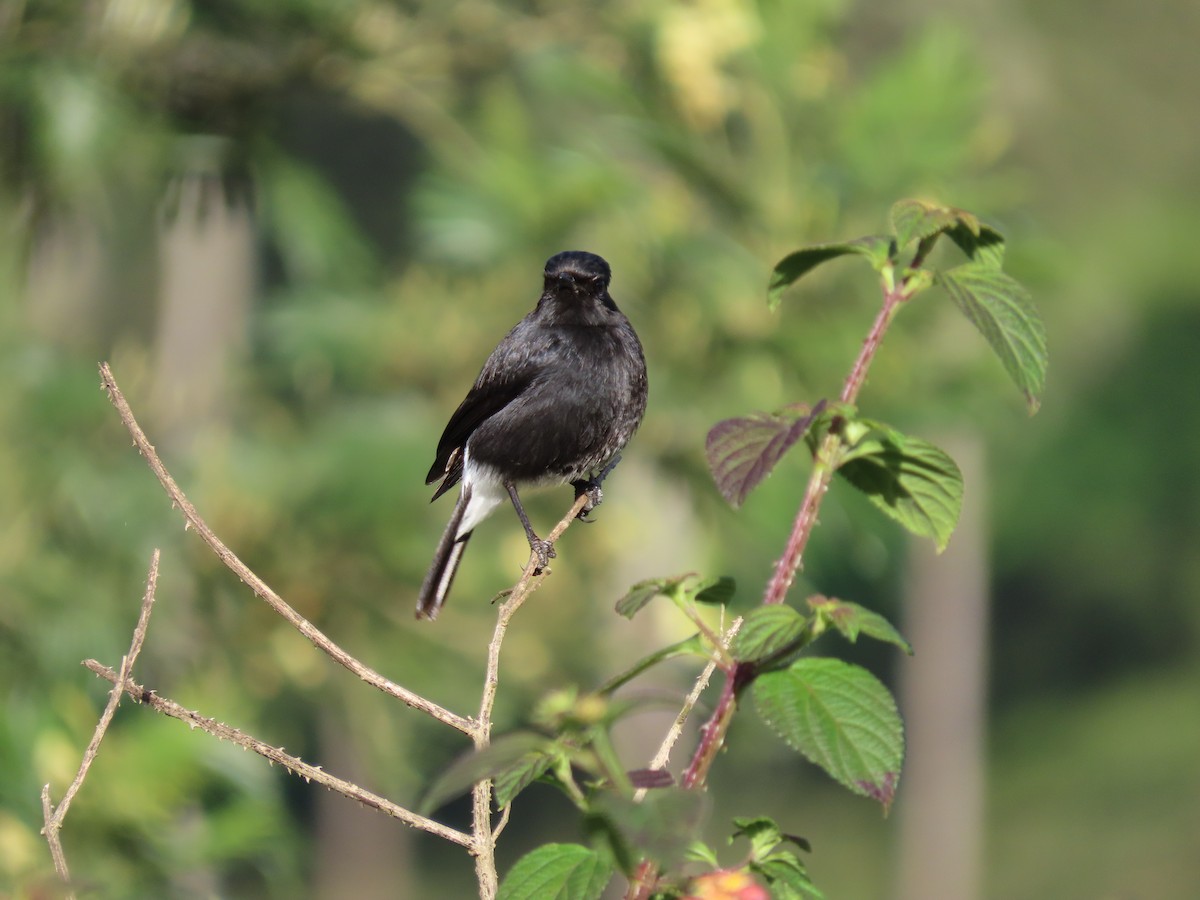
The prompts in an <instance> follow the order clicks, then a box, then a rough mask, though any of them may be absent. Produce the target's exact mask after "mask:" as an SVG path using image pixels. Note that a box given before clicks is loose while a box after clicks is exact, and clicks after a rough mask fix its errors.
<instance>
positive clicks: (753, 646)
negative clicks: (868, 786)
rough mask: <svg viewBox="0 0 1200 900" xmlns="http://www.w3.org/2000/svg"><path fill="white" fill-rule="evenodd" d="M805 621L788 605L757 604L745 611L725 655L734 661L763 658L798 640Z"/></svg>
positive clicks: (751, 660)
mask: <svg viewBox="0 0 1200 900" xmlns="http://www.w3.org/2000/svg"><path fill="white" fill-rule="evenodd" d="M805 624H806V623H805V619H804V616H802V615H800V613H798V612H796V610H794V609H792V607H790V606H784V605H782V604H779V605H774V606H759V607H757V608H755V609H752V610H751V611H750V612H749V613H747V614H746V618H745V621H744V622H742V627H741V630H740V631H738V633H737V634H736V635H734V637H733V642H732V643H731V644H730V645H729V655H730V656H732V657H733V658H734V659H735V660H737V661H738V662H758V661H759V660H763V659H767V658H768V657H770V656H774V655H775V654H776V653H779V652H781V651H783V650H786V649H787V648H788V647H791V646H792V645H794V644H796V643H797V642H799V640H800V638H801V635H803V633H804V626H805Z"/></svg>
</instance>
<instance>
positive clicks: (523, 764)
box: [492, 750, 554, 809]
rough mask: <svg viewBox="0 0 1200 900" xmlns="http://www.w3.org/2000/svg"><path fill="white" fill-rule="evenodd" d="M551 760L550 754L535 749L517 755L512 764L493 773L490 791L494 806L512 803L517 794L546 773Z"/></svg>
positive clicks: (552, 759) (552, 758)
mask: <svg viewBox="0 0 1200 900" xmlns="http://www.w3.org/2000/svg"><path fill="white" fill-rule="evenodd" d="M553 762H554V757H553V756H552V755H551V754H549V753H543V752H541V751H539V750H535V751H533V752H531V753H526V754H525V755H524V756H521V757H518V758H517V759H516V760H515V761H514V762H513V763H512V765H510V766H508V767H506V768H504V769H501V770H500V771H499V772H497V773H496V774H494V775H493V776H492V793H493V795H494V796H495V798H496V806H498V807H500V808H501V809H503V808H504V807H506V806H508V804H510V803H512V802H513V800H515V799H516V797H517V794H519V793H521V791H523V790H525V788H527V787H529V785H531V784H533V783H534V782H535V781H537V780H538V779H539V778H541V777H542V776H543V775H544V774H546V771H547V770H548V769H549V768H550V765H551V764H552V763H553Z"/></svg>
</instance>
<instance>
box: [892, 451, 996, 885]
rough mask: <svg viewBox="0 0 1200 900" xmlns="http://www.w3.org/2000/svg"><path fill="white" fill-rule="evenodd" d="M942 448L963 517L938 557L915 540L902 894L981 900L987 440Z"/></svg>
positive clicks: (903, 701)
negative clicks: (961, 487)
mask: <svg viewBox="0 0 1200 900" xmlns="http://www.w3.org/2000/svg"><path fill="white" fill-rule="evenodd" d="M941 445H942V446H943V447H944V449H945V450H946V452H947V453H949V454H950V455H951V456H952V457H954V459H955V460H956V461H957V462H958V464H959V466H960V468H961V469H962V473H963V478H964V479H965V482H966V492H965V496H964V500H963V510H962V518H961V520H960V521H959V524H958V530H957V531H955V533H954V537H953V539H952V540H951V541H950V545H949V547H947V549H946V551H945V552H944V553H943V554H941V555H940V556H939V555H937V554H936V553H935V552H934V549H933V546H932V544H930V543H929V542H928V541H919V542H918V541H913V543H912V552H911V557H910V577H909V583H908V587H907V596H906V598H905V614H904V632H905V636H906V637H907V638H908V639H909V640H910V641H912V644H913V646H914V648H915V649H916V656H914V657H913V658H912V659H908V660H905V661H904V663H903V664H902V665H901V667H900V706H901V709H902V711H903V713H904V720H905V728H906V732H907V736H908V749H907V759H906V761H905V773H904V783H903V786H902V788H901V794H900V797H899V804H898V810H899V814H900V845H899V854H900V858H899V873H898V878H897V890H896V894H895V896H896V897H897V898H898V900H932V898H946V900H974V898H977V897H979V896H980V882H981V861H982V855H983V854H982V847H983V837H982V833H983V793H984V736H985V724H984V723H985V715H986V707H987V684H986V682H987V622H988V595H987V584H988V578H987V574H988V573H987V570H988V562H987V543H988V541H987V524H986V516H985V512H986V497H985V485H986V473H985V471H984V469H985V465H984V453H983V447H982V443H981V442H980V440H979V439H978V438H977V437H974V436H971V435H963V434H959V435H956V436H953V437H949V436H948V437H946V438H944V439H943V440H942V442H941Z"/></svg>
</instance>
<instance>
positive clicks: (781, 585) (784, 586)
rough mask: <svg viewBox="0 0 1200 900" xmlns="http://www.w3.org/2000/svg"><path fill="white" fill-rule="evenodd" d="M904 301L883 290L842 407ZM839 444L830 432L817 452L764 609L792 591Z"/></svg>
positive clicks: (850, 398)
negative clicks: (877, 312)
mask: <svg viewBox="0 0 1200 900" xmlns="http://www.w3.org/2000/svg"><path fill="white" fill-rule="evenodd" d="M903 299H904V293H903V288H900V289H890V290H889V289H888V287H887V286H886V285H885V286H884V293H883V307H882V308H881V309H880V310H879V315H877V316H876V317H875V323H874V324H873V325H872V326H871V330H870V331H869V332H868V333H867V337H866V340H864V341H863V345H862V350H860V351H859V354H858V358H857V359H856V360H855V361H854V368H852V369H851V370H850V374H849V375H848V376H847V378H846V384H845V386H844V387H843V388H842V396H841V397H840V398H839V399H840V400H841V402H842V403H848V404H853V403H854V402H855V401H856V400H857V399H858V394H859V391H861V390H862V387H863V385H864V384H865V383H866V381H867V370H868V369H869V368H870V367H871V361H872V360H873V359H874V358H875V354H876V352H877V351H878V350H879V345H880V343H881V342H882V341H883V336H884V334H885V333H886V332H887V329H888V326H889V325H890V324H891V323H892V319H893V318H895V316H896V311H897V310H898V309H899V308H900V303H901V301H902V300H903ZM840 440H841V437H840V436H839V434H838V432H837V429H830V431H829V433H828V434H827V435H825V439H824V440H823V441H821V445H820V447H819V448H818V449H817V453H816V455H815V457H814V463H815V464H814V467H813V472H812V475H811V476H810V477H809V479H808V487H807V488H806V489H805V491H804V500H803V502H801V504H800V511H799V512H798V513H796V521H795V523H794V524H793V525H792V533H791V535H790V536H789V537H788V542H787V546H786V547H785V548H784V551H783V556H781V557H780V558H779V562H777V563H776V564H775V572H774V574H773V575H772V576H771V580H770V582H769V583H768V584H767V590H766V593H765V594H764V595H763V604H764V605H767V606H771V605H775V604H779V603H782V602H783V601H784V600H785V599H787V593H788V591H789V590H790V589H791V587H792V582H793V581H794V580H795V578H796V573H797V572H798V571H800V564H801V562H802V561H803V557H804V548H805V547H807V546H808V539H809V537H811V536H812V530H813V527H814V526H815V525H816V524H817V512H818V511H819V510H820V508H821V500H823V499H824V497H825V492H826V491H827V490H829V483H830V482H831V481H832V480H833V473H834V471H835V467H834V466H833V465H832V463H831V457H832V456H833V454H834V452H835V451H836V450H837V445H838V442H839V441H840Z"/></svg>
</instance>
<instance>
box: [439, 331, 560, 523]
mask: <svg viewBox="0 0 1200 900" xmlns="http://www.w3.org/2000/svg"><path fill="white" fill-rule="evenodd" d="M558 343H559V338H558V336H556V335H554V334H553V333H552V332H549V331H547V330H545V329H542V328H538V327H536V326H531V325H528V323H527V322H526V321H524V320H522V321H521V322H520V323H519V324H518V325H517V326H516V327H515V328H514V329H513V330H512V331H510V332H509V333H508V335H507V336H506V337H505V338H504V340H502V341H501V342H500V344H499V345H498V346H497V347H496V349H495V350H493V351H492V355H491V356H489V357H488V360H487V362H486V363H484V364H483V369H482V371H480V373H479V377H478V378H477V379H476V380H475V384H474V386H473V387H472V388H471V390H470V391H468V392H467V396H466V397H464V398H463V402H462V403H460V404H459V405H458V409H456V410H455V411H454V415H452V416H451V417H450V421H449V422H447V423H446V429H445V431H443V432H442V438H441V440H440V441H438V447H437V454H436V456H435V458H434V461H433V465H432V466H431V467H430V468H429V474H428V475H426V476H425V483H426V484H432V483H433V482H435V481H437V480H438V479H439V478H440V479H442V483H441V484H440V485H438V488H437V490H436V491H435V492H434V495H433V499H434V500H436V499H437V498H438V497H440V496H441V495H442V494H443V493H445V492H446V491H447V490H449V489H450V488H451V487H453V486H454V485H455V484H457V483H458V481H459V479H461V478H462V472H463V458H462V451H463V447H464V446H465V445H466V443H467V439H468V438H470V437H471V435H472V434H474V432H475V429H476V428H478V427H479V426H480V425H481V424H482V423H483V422H485V421H487V420H488V419H490V418H491V417H492V416H494V415H495V414H496V413H498V412H500V410H502V409H504V408H505V407H506V406H508V405H509V404H510V403H512V402H513V401H514V400H516V399H517V398H518V397H520V396H521V394H522V393H523V392H524V391H525V390H526V389H527V388H528V387H529V385H530V384H531V383H532V382H533V381H534V379H535V378H537V376H538V375H539V374H540V373H541V372H542V371H544V369H545V368H546V365H547V363H548V360H549V356H550V354H551V352H552V351H553V350H554V348H555V347H556V346H557V345H558Z"/></svg>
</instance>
